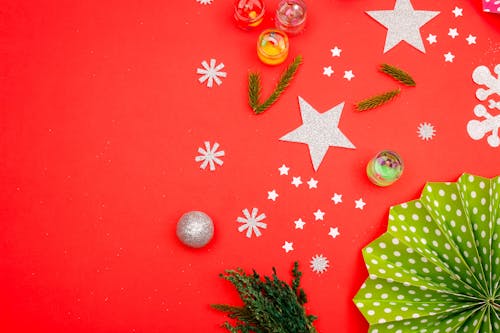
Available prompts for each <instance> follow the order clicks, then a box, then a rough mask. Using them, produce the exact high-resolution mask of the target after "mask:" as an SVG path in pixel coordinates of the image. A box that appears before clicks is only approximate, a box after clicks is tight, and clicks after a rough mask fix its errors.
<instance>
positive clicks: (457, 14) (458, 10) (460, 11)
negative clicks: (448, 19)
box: [451, 7, 463, 17]
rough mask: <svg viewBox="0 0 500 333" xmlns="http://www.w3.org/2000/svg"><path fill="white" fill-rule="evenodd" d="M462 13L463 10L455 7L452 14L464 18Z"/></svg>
mask: <svg viewBox="0 0 500 333" xmlns="http://www.w3.org/2000/svg"><path fill="white" fill-rule="evenodd" d="M462 11H463V9H462V8H458V7H455V9H453V10H452V11H451V12H452V13H453V14H455V17H459V16H463V14H462Z"/></svg>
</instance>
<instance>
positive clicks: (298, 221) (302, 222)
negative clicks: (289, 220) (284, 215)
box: [293, 219, 306, 230]
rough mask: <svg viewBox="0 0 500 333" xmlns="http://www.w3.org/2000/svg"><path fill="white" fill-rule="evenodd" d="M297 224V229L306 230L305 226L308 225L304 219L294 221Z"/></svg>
mask: <svg viewBox="0 0 500 333" xmlns="http://www.w3.org/2000/svg"><path fill="white" fill-rule="evenodd" d="M293 223H295V229H302V230H304V225H305V224H306V223H305V222H304V221H302V219H298V220H297V221H294V222H293Z"/></svg>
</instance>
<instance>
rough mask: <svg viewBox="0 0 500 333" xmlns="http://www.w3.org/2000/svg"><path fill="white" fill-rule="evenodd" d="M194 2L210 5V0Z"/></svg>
mask: <svg viewBox="0 0 500 333" xmlns="http://www.w3.org/2000/svg"><path fill="white" fill-rule="evenodd" d="M196 2H199V3H201V4H202V5H210V4H212V0H196Z"/></svg>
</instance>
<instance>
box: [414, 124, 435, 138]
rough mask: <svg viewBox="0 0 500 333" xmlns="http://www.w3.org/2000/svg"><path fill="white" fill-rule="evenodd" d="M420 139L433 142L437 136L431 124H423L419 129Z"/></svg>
mask: <svg viewBox="0 0 500 333" xmlns="http://www.w3.org/2000/svg"><path fill="white" fill-rule="evenodd" d="M417 134H418V137H419V138H420V139H422V140H426V141H427V140H431V139H432V138H433V137H434V135H436V130H435V129H434V126H433V125H432V124H429V123H421V124H420V125H418V128H417Z"/></svg>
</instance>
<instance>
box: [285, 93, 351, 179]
mask: <svg viewBox="0 0 500 333" xmlns="http://www.w3.org/2000/svg"><path fill="white" fill-rule="evenodd" d="M299 106H300V113H301V115H302V122H303V124H302V126H300V127H298V128H296V129H294V130H293V131H291V132H289V133H288V134H285V135H284V136H283V137H281V138H280V140H282V141H289V142H300V143H305V144H307V145H308V146H309V153H310V155H311V160H312V163H313V167H314V170H315V171H316V170H318V168H319V165H320V164H321V161H323V158H324V157H325V155H326V152H327V151H328V147H330V146H335V147H344V148H352V149H354V148H356V147H354V145H353V144H352V143H351V141H349V139H348V138H347V137H346V136H345V135H344V134H343V133H342V132H341V131H340V130H339V128H338V124H339V121H340V115H341V114H342V109H343V107H344V103H343V102H342V103H340V104H339V105H337V106H335V107H333V108H331V109H330V110H328V111H326V112H323V113H319V112H318V111H316V110H315V109H314V108H313V107H312V106H311V105H310V104H309V103H307V102H306V101H305V100H304V99H303V98H302V97H300V96H299Z"/></svg>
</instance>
